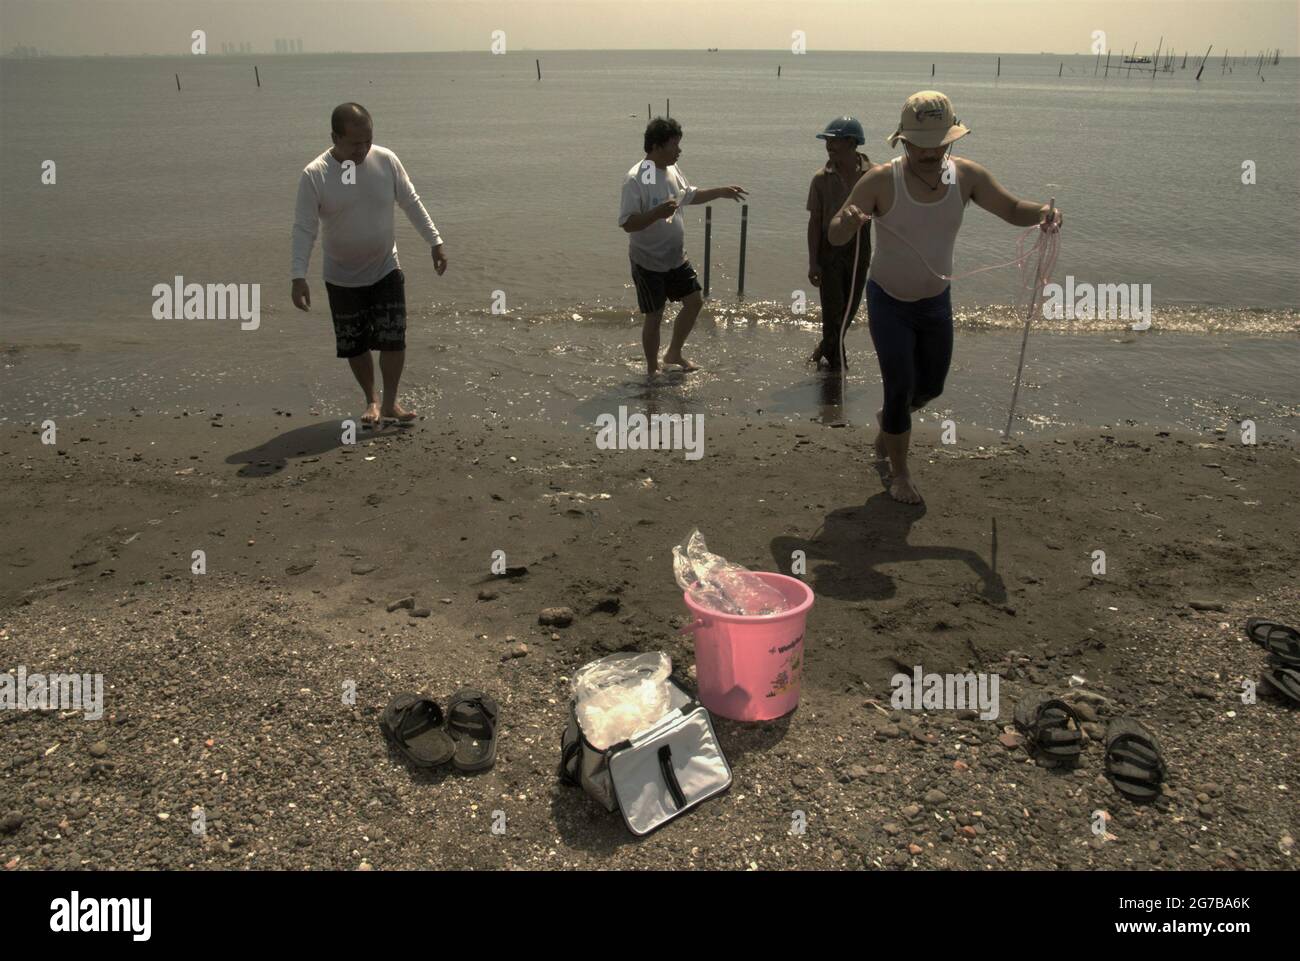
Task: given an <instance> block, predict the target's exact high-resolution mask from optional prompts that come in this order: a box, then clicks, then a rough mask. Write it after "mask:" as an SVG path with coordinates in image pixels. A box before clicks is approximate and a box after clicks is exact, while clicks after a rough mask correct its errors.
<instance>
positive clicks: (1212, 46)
mask: <svg viewBox="0 0 1300 961" xmlns="http://www.w3.org/2000/svg"><path fill="white" fill-rule="evenodd" d="M1213 49H1214V44H1210V45H1209V46H1208V47H1206V48H1205V57H1204V58H1203V59H1202V60H1201V67H1200V70H1197V71H1196V79H1197V80H1200V79H1201V70H1204V69H1205V61H1206V60H1208V59H1209V58H1210V51H1211V50H1213Z"/></svg>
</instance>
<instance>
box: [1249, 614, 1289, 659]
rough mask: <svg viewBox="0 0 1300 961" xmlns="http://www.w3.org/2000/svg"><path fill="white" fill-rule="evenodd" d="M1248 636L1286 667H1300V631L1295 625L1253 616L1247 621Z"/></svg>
mask: <svg viewBox="0 0 1300 961" xmlns="http://www.w3.org/2000/svg"><path fill="white" fill-rule="evenodd" d="M1246 636H1247V637H1249V638H1250V639H1251V640H1252V641H1254V642H1255V643H1256V644H1258V645H1259V646H1260V647H1262V648H1263V649H1264V650H1266V651H1268V653H1269V654H1271V655H1272V656H1273V657H1275V658H1277V659H1278V660H1279V661H1281V662H1282V664H1283V665H1284V666H1285V667H1291V668H1300V631H1297V630H1296V629H1295V628H1294V627H1288V626H1287V625H1285V624H1279V623H1277V622H1276V621H1266V620H1264V619H1263V618H1262V617H1252V618H1251V619H1250V620H1248V621H1247V622H1246Z"/></svg>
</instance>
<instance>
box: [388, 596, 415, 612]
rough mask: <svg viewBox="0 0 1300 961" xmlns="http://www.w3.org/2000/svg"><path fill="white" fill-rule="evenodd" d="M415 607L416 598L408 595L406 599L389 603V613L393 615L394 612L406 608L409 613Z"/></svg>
mask: <svg viewBox="0 0 1300 961" xmlns="http://www.w3.org/2000/svg"><path fill="white" fill-rule="evenodd" d="M413 607H415V598H414V597H412V596H410V595H407V596H406V597H399V598H398V599H397V600H395V601H389V602H388V613H389V614H391V613H393V611H400V610H401V609H402V608H406V609H407V610H408V611H409V610H410V609H411V608H413Z"/></svg>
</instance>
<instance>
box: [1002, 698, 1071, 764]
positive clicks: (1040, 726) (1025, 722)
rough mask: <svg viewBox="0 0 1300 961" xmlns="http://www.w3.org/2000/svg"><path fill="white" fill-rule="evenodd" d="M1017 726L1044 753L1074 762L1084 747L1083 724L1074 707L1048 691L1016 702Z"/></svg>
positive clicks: (1031, 743) (1033, 746)
mask: <svg viewBox="0 0 1300 961" xmlns="http://www.w3.org/2000/svg"><path fill="white" fill-rule="evenodd" d="M1015 722H1016V727H1018V728H1020V730H1021V731H1022V732H1024V735H1025V738H1026V739H1027V740H1028V741H1029V745H1030V748H1031V749H1032V750H1035V751H1037V752H1038V753H1039V754H1041V755H1042V756H1043V757H1045V758H1048V759H1049V760H1052V761H1059V762H1061V763H1064V764H1074V763H1076V762H1077V761H1078V760H1079V755H1080V753H1082V751H1083V727H1082V723H1081V722H1080V720H1079V715H1078V714H1076V713H1074V708H1072V707H1070V705H1068V704H1066V703H1065V702H1064V701H1061V700H1058V699H1056V698H1052V697H1047V696H1046V695H1037V696H1034V695H1031V696H1030V697H1027V698H1025V699H1024V700H1023V701H1021V702H1020V703H1019V704H1017V705H1016V713H1015Z"/></svg>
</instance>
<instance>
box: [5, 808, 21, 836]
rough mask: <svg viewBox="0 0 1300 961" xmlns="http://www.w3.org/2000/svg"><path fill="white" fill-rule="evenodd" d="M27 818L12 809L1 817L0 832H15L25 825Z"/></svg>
mask: <svg viewBox="0 0 1300 961" xmlns="http://www.w3.org/2000/svg"><path fill="white" fill-rule="evenodd" d="M24 820H26V819H25V818H24V817H23V816H22V815H21V814H19V813H18V812H17V811H10V812H9V813H8V814H6V815H5V816H4V817H2V818H0V834H15V833H17V831H18V829H19V828H20V827H22V826H23V821H24Z"/></svg>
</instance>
